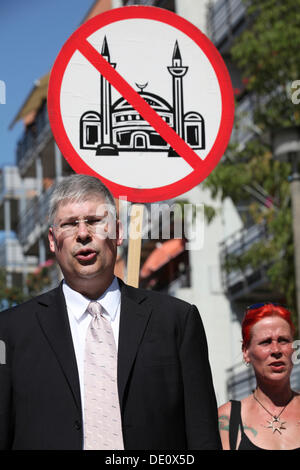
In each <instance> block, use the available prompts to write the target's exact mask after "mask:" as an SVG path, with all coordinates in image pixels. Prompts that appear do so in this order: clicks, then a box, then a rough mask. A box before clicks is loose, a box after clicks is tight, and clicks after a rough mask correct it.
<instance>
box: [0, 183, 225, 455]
mask: <svg viewBox="0 0 300 470" xmlns="http://www.w3.org/2000/svg"><path fill="white" fill-rule="evenodd" d="M111 208H113V210H112V211H111ZM114 212H115V206H114V200H113V197H112V196H111V194H110V193H109V191H108V190H107V188H106V187H105V186H104V185H103V184H102V183H101V182H100V181H99V180H98V179H97V178H93V177H89V176H84V175H73V176H71V177H68V178H66V179H64V180H63V181H62V182H61V183H60V184H59V185H58V186H57V187H56V189H55V191H54V193H53V196H52V200H51V202H50V221H51V225H50V229H49V243H50V249H51V251H52V252H53V253H55V256H56V259H57V261H58V263H59V265H60V267H61V270H62V273H63V275H64V281H63V282H62V283H61V285H60V286H59V287H57V288H56V289H54V290H52V291H50V292H47V293H45V294H42V295H40V296H39V297H36V298H34V299H32V300H30V301H28V302H26V303H24V304H22V305H19V306H17V307H14V308H12V309H9V310H7V311H5V312H1V313H0V340H2V341H4V342H5V347H6V361H5V364H0V448H1V449H46V450H47V449H77V450H78V449H83V448H84V449H85V448H96V449H99V448H103V447H101V445H102V444H101V443H100V441H101V439H102V437H101V436H100V434H101V433H100V434H99V444H97V443H96V444H92V447H87V446H86V443H85V440H86V435H85V428H86V427H88V423H87V415H89V413H90V411H88V410H87V407H88V405H87V401H88V399H87V398H86V397H87V395H86V392H89V393H90V395H89V396H91V397H92V399H93V396H94V395H95V398H94V399H95V400H99V406H100V407H101V396H102V391H100V392H99V389H98V390H95V391H92V392H91V390H86V388H88V386H87V384H86V381H85V368H86V367H87V365H86V362H85V360H86V359H85V337H86V335H87V331H88V328H90V325H91V315H90V314H89V311H88V308H89V305H90V301H97V302H98V303H100V304H101V309H102V310H101V311H102V312H103V315H104V316H106V320H108V322H109V324H110V326H111V331H112V332H113V336H114V340H115V343H116V346H114V347H116V348H117V369H116V375H117V377H116V379H117V389H118V392H117V394H116V395H118V397H117V400H118V407H117V408H119V409H118V410H117V412H119V415H120V419H119V421H120V422H119V423H117V421H118V419H116V420H115V421H116V423H115V424H116V425H118V424H119V425H120V429H121V439H122V445H123V446H124V447H123V448H124V449H126V450H128V449H136V450H138V449H143V450H150V449H182V450H184V449H219V448H220V440H219V434H218V429H217V407H216V400H215V394H214V389H213V384H212V377H211V371H210V366H209V361H208V354H207V344H206V338H205V332H204V329H203V325H202V322H201V319H200V315H199V312H198V310H197V308H196V307H195V306H192V305H190V304H188V303H186V302H183V301H181V300H178V299H175V298H171V297H169V296H167V295H163V294H160V293H157V292H152V291H146V290H142V289H136V288H133V287H130V286H127V285H125V284H124V283H123V282H122V281H120V280H118V279H117V278H115V276H114V264H115V259H116V253H117V246H118V245H120V244H121V242H122V235H121V228H120V224H119V221H118V220H117V218H116V217H115V214H114ZM96 362H97V360H96ZM94 365H95V364H94ZM96 366H97V364H96ZM99 367H100V366H99ZM97 370H98V369H97ZM99 373H100V372H99ZM93 375H94V376H95V375H96V376H97V375H98V372H97V373H96V374H93ZM99 379H100V382H101V377H100V376H99V377H95V380H99ZM103 393H104V392H103ZM97 406H98V402H97ZM97 409H98V408H97ZM95 410H96V407H95ZM95 410H93V419H96V420H98V422H99V423H98V424H99V428H100V430H101V429H102V428H103V427H105V424H103V422H102V420H103V419H107V416H105V417H103V416H102V415H101V416H98V415H97V411H95ZM106 415H109V412H108V413H106ZM108 418H109V416H108ZM98 424H97V425H98ZM97 432H98V431H97ZM96 434H97V433H96V432H95V436H93V437H95V438H96V439H98V435H96ZM93 446H94V447H93ZM110 448H111V449H114V448H119V447H114V444H112V446H111V447H110ZM121 448H122V447H121Z"/></svg>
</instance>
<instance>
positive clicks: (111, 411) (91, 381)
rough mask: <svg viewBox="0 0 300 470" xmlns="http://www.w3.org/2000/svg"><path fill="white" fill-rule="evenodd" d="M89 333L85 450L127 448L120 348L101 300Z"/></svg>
mask: <svg viewBox="0 0 300 470" xmlns="http://www.w3.org/2000/svg"><path fill="white" fill-rule="evenodd" d="M87 310H88V312H89V313H91V315H92V316H93V318H92V320H91V323H90V326H89V328H88V331H87V335H86V343H85V361H84V389H85V391H84V395H85V396H84V400H85V406H84V449H85V450H103V449H104V450H123V449H124V444H123V435H122V425H121V414H120V405H119V397H118V388H117V349H116V344H115V340H114V335H113V331H112V329H111V325H110V322H109V321H108V320H106V319H105V318H104V317H103V315H102V307H101V305H100V304H99V303H98V302H90V304H89V306H88V308H87Z"/></svg>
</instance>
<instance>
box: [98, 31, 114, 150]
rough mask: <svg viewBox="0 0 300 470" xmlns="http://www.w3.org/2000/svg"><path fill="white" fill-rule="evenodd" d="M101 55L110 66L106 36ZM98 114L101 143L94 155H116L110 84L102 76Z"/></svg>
mask: <svg viewBox="0 0 300 470" xmlns="http://www.w3.org/2000/svg"><path fill="white" fill-rule="evenodd" d="M101 55H102V56H103V57H104V59H106V60H107V62H108V63H109V64H110V65H111V66H112V67H114V68H115V67H116V64H113V63H112V62H111V61H110V53H109V49H108V45H107V40H106V36H105V37H104V41H103V45H102V51H101ZM100 97H101V104H100V113H101V137H100V138H101V143H100V145H98V147H97V150H96V155H118V154H119V152H118V150H117V147H116V146H115V145H114V144H113V139H112V119H111V84H110V83H109V81H108V80H106V78H104V77H103V76H102V75H101V76H100Z"/></svg>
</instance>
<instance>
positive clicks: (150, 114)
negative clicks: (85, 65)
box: [77, 40, 202, 170]
mask: <svg viewBox="0 0 300 470" xmlns="http://www.w3.org/2000/svg"><path fill="white" fill-rule="evenodd" d="M77 49H78V51H79V52H81V54H83V55H84V57H85V58H86V59H87V60H88V61H89V62H90V63H91V64H92V65H93V66H94V67H95V68H96V69H97V70H98V72H99V73H100V74H101V75H103V76H104V77H105V78H106V80H108V81H109V82H110V84H111V85H112V86H113V87H114V88H115V89H116V90H117V91H118V92H119V93H120V94H121V95H122V96H123V98H125V99H126V100H127V101H128V102H129V103H130V104H131V105H132V106H133V107H134V108H135V109H136V111H138V112H139V113H140V114H141V115H142V116H143V118H144V119H145V120H146V121H147V122H148V123H149V124H150V125H151V126H152V127H153V128H154V129H155V130H156V131H157V132H158V133H159V134H160V136H161V137H162V138H163V139H164V140H165V141H166V142H168V143H169V144H170V145H171V147H172V148H173V149H174V150H175V151H176V152H177V153H178V155H180V156H181V157H182V158H183V159H184V160H185V161H186V162H187V163H188V164H189V165H190V166H191V167H192V168H193V169H194V170H195V169H196V168H197V169H199V166H200V165H201V164H202V160H201V159H200V157H199V156H198V155H197V154H196V153H195V152H194V151H193V150H192V149H191V148H190V147H189V146H188V145H187V144H186V142H185V141H184V140H183V139H182V138H181V137H179V135H178V134H177V133H176V132H175V131H174V130H173V129H172V128H171V127H170V126H169V125H168V124H167V123H166V122H165V121H164V120H163V119H162V118H161V117H160V116H159V115H158V114H157V112H156V111H154V109H153V108H151V106H149V104H148V103H147V102H146V101H145V100H144V99H143V98H142V97H141V96H140V95H139V94H138V93H137V92H136V91H135V90H134V89H133V88H132V87H131V86H130V85H129V84H128V83H127V82H126V80H124V78H123V77H122V76H121V75H120V74H119V73H118V72H117V71H116V70H115V69H114V68H113V67H112V66H111V65H110V64H109V63H108V62H107V60H106V59H104V57H102V55H101V54H100V53H99V52H98V51H97V50H96V49H95V48H94V47H93V46H92V45H91V44H90V43H89V42H88V41H86V40H84V41H80V43H78V47H77Z"/></svg>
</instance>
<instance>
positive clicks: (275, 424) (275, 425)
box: [253, 392, 294, 434]
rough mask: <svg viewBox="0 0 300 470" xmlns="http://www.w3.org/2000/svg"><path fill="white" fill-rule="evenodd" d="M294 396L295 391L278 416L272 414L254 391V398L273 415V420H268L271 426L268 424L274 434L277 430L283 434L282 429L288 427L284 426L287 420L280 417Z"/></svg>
mask: <svg viewBox="0 0 300 470" xmlns="http://www.w3.org/2000/svg"><path fill="white" fill-rule="evenodd" d="M293 397H294V393H293V392H292V396H291V398H290V399H289V400H288V402H287V404H286V405H285V406H284V407H283V408H282V410H281V411H280V413H279V415H278V416H276V415H272V413H271V412H270V411H269V410H267V408H266V407H265V406H264V405H263V404H262V403H261V402H260V401H259V400H258V398H256V396H255V393H254V392H253V398H254V400H256V401H257V403H258V404H259V405H260V406H262V407H263V409H264V410H265V411H266V412H267V413H269V415H270V416H271V417H272V420H271V421H268V423H269V426H267V428H271V429H272V431H273V434H274V432H275V431H278V432H279V434H281V431H282V430H283V429H286V428H285V427H284V424H286V421H281V420H280V419H279V418H280V416H281V414H282V413H283V412H284V410H285V409H286V407H287V406H288V404H289V403H290V402H291V401H292V399H293Z"/></svg>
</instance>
